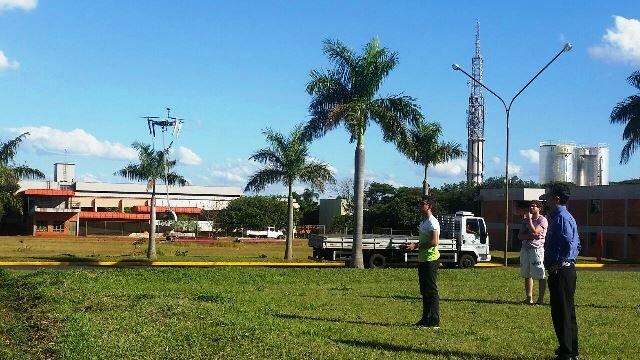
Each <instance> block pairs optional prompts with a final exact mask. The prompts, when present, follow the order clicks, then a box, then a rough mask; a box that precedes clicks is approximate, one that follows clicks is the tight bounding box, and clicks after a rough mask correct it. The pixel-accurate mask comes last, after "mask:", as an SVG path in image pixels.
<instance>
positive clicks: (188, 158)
mask: <svg viewBox="0 0 640 360" xmlns="http://www.w3.org/2000/svg"><path fill="white" fill-rule="evenodd" d="M175 154H176V159H177V160H178V162H179V163H180V164H184V165H200V164H202V158H201V157H200V156H198V154H196V153H195V152H193V150H191V149H189V148H188V147H184V146H178V147H177V148H176V150H175Z"/></svg>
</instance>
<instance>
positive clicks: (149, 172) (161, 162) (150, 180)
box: [114, 142, 189, 260]
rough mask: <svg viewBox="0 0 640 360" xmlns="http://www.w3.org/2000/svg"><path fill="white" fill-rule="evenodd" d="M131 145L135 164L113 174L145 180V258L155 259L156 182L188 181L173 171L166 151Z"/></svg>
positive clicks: (173, 162)
mask: <svg viewBox="0 0 640 360" xmlns="http://www.w3.org/2000/svg"><path fill="white" fill-rule="evenodd" d="M132 147H133V148H134V149H136V150H137V151H138V161H139V163H137V164H129V165H127V166H126V167H124V168H122V169H120V170H118V171H116V172H115V173H114V175H119V176H122V177H124V178H127V179H129V180H134V181H145V182H146V183H147V190H151V204H150V207H151V211H150V213H151V214H150V217H151V221H150V224H151V228H150V229H149V244H148V247H147V258H148V259H150V260H155V259H156V258H157V254H156V238H155V234H156V185H158V182H161V183H164V184H165V185H179V186H186V185H188V184H189V182H188V181H187V180H186V179H185V178H184V177H182V175H179V174H178V173H176V172H174V171H173V170H172V169H173V168H174V167H175V166H176V160H169V158H168V151H165V150H155V149H154V148H153V146H151V145H149V144H143V143H140V142H134V143H133V145H132Z"/></svg>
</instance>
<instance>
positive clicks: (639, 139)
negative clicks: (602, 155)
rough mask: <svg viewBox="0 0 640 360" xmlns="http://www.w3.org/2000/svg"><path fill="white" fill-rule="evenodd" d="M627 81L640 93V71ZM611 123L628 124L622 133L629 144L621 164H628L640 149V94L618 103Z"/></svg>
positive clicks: (621, 154)
mask: <svg viewBox="0 0 640 360" xmlns="http://www.w3.org/2000/svg"><path fill="white" fill-rule="evenodd" d="M627 81H628V82H629V84H631V86H633V87H635V88H636V90H639V91H640V71H635V72H633V73H632V74H631V75H630V76H629V77H628V78H627ZM610 121H611V123H612V124H626V125H625V127H624V130H623V131H622V139H623V140H626V141H627V143H626V144H625V145H624V147H622V152H621V153H620V164H626V163H628V162H629V159H630V158H631V155H633V153H634V152H635V151H636V150H638V148H640V93H637V94H635V95H631V96H629V97H627V98H626V99H624V100H622V101H621V102H619V103H617V104H616V106H615V107H614V108H613V111H611V116H610Z"/></svg>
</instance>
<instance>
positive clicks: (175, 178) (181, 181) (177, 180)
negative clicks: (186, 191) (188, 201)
mask: <svg viewBox="0 0 640 360" xmlns="http://www.w3.org/2000/svg"><path fill="white" fill-rule="evenodd" d="M165 181H166V183H167V184H168V185H178V186H187V185H189V181H187V179H185V178H184V177H183V176H182V175H179V174H176V173H175V172H170V173H167V177H166V179H165Z"/></svg>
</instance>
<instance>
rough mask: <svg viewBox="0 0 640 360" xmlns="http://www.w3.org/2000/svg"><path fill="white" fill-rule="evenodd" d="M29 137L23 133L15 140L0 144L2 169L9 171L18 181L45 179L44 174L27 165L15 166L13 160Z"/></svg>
mask: <svg viewBox="0 0 640 360" xmlns="http://www.w3.org/2000/svg"><path fill="white" fill-rule="evenodd" d="M28 135H29V133H28V132H26V133H23V134H21V135H19V136H18V137H16V138H15V139H13V140H9V141H7V142H4V143H0V168H2V169H3V170H4V171H9V172H11V174H13V176H14V177H15V178H17V179H44V173H43V172H42V171H40V170H38V169H34V168H31V167H28V166H26V165H15V164H14V162H13V159H14V158H15V156H16V153H17V151H18V146H19V145H20V143H21V142H22V141H23V140H24V139H25V138H26V137H27V136H28Z"/></svg>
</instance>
